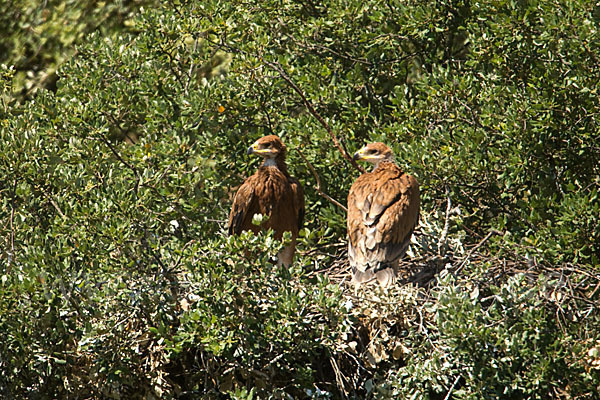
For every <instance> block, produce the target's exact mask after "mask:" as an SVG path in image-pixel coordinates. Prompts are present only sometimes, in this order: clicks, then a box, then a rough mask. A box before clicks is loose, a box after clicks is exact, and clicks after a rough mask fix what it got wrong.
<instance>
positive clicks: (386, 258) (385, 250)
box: [348, 164, 420, 281]
mask: <svg viewBox="0 0 600 400" xmlns="http://www.w3.org/2000/svg"><path fill="white" fill-rule="evenodd" d="M419 201H420V200H419V185H418V183H417V181H416V179H415V178H414V177H412V176H410V175H407V174H404V173H402V172H401V171H400V169H399V168H398V167H397V166H395V165H393V164H390V165H389V166H385V167H383V168H378V169H377V170H376V171H374V172H372V173H367V174H363V175H361V176H360V177H359V178H358V179H357V180H356V182H355V183H354V184H353V185H352V187H351V189H350V192H349V194H348V236H349V246H348V256H349V259H350V264H351V266H352V269H353V271H355V274H357V273H358V274H359V275H361V274H362V276H359V277H356V276H355V278H356V279H355V280H359V281H365V280H369V279H372V278H373V275H374V274H375V273H377V272H378V271H379V270H380V269H383V268H388V267H393V266H394V264H395V263H396V262H397V260H398V259H399V258H400V257H402V256H403V255H404V253H405V252H406V249H407V247H408V244H409V242H410V237H411V235H412V231H413V229H414V228H415V225H416V223H417V220H418V213H419Z"/></svg>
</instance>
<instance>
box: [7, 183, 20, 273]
mask: <svg viewBox="0 0 600 400" xmlns="http://www.w3.org/2000/svg"><path fill="white" fill-rule="evenodd" d="M17 182H18V180H17V178H15V183H14V185H13V191H12V199H11V200H10V257H9V259H8V266H7V268H6V273H7V274H8V273H9V272H10V262H11V260H12V258H13V257H14V256H15V229H14V226H13V221H14V219H15V197H16V195H17Z"/></svg>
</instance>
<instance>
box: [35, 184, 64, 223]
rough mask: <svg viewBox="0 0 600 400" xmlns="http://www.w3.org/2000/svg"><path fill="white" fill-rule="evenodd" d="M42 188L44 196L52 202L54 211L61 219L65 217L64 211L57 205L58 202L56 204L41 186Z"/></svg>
mask: <svg viewBox="0 0 600 400" xmlns="http://www.w3.org/2000/svg"><path fill="white" fill-rule="evenodd" d="M41 190H42V194H43V195H44V197H46V199H47V200H48V201H49V202H50V204H52V206H53V207H54V208H55V209H56V211H57V212H58V214H59V215H60V216H61V217H62V218H63V219H67V216H66V215H65V213H63V212H62V210H61V209H60V207H59V206H58V204H56V202H55V201H54V199H53V198H52V195H51V194H48V193H46V191H45V190H44V188H43V187H42V188H41Z"/></svg>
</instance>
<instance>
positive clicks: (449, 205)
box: [438, 185, 452, 256]
mask: <svg viewBox="0 0 600 400" xmlns="http://www.w3.org/2000/svg"><path fill="white" fill-rule="evenodd" d="M450 210H452V200H451V199H450V188H449V187H448V185H446V222H445V223H444V229H442V234H441V235H440V239H439V240H438V255H440V256H441V255H442V246H444V245H445V244H446V238H447V236H448V229H449V227H450Z"/></svg>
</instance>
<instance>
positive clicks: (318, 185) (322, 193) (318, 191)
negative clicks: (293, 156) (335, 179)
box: [296, 149, 348, 212]
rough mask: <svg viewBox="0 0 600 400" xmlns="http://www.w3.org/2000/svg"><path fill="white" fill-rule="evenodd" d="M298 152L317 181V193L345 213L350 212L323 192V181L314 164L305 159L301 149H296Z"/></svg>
mask: <svg viewBox="0 0 600 400" xmlns="http://www.w3.org/2000/svg"><path fill="white" fill-rule="evenodd" d="M296 151H297V152H298V154H300V157H302V159H303V160H304V162H305V163H306V165H308V168H309V169H310V172H312V175H313V176H314V178H315V181H317V186H313V187H314V188H315V190H316V191H317V193H319V194H320V195H321V196H322V197H324V198H325V199H327V200H329V201H330V202H332V203H333V204H335V205H336V206H338V207H340V208H342V209H343V210H344V211H346V212H348V209H347V208H346V207H345V206H344V205H343V204H342V203H340V202H339V201H337V200H336V199H334V198H333V197H331V196H329V195H328V194H327V193H325V192H323V190H321V179H319V175H318V174H317V171H315V169H314V167H313V166H312V164H311V163H310V161H308V160H307V159H306V157H304V154H302V151H300V149H296Z"/></svg>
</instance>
